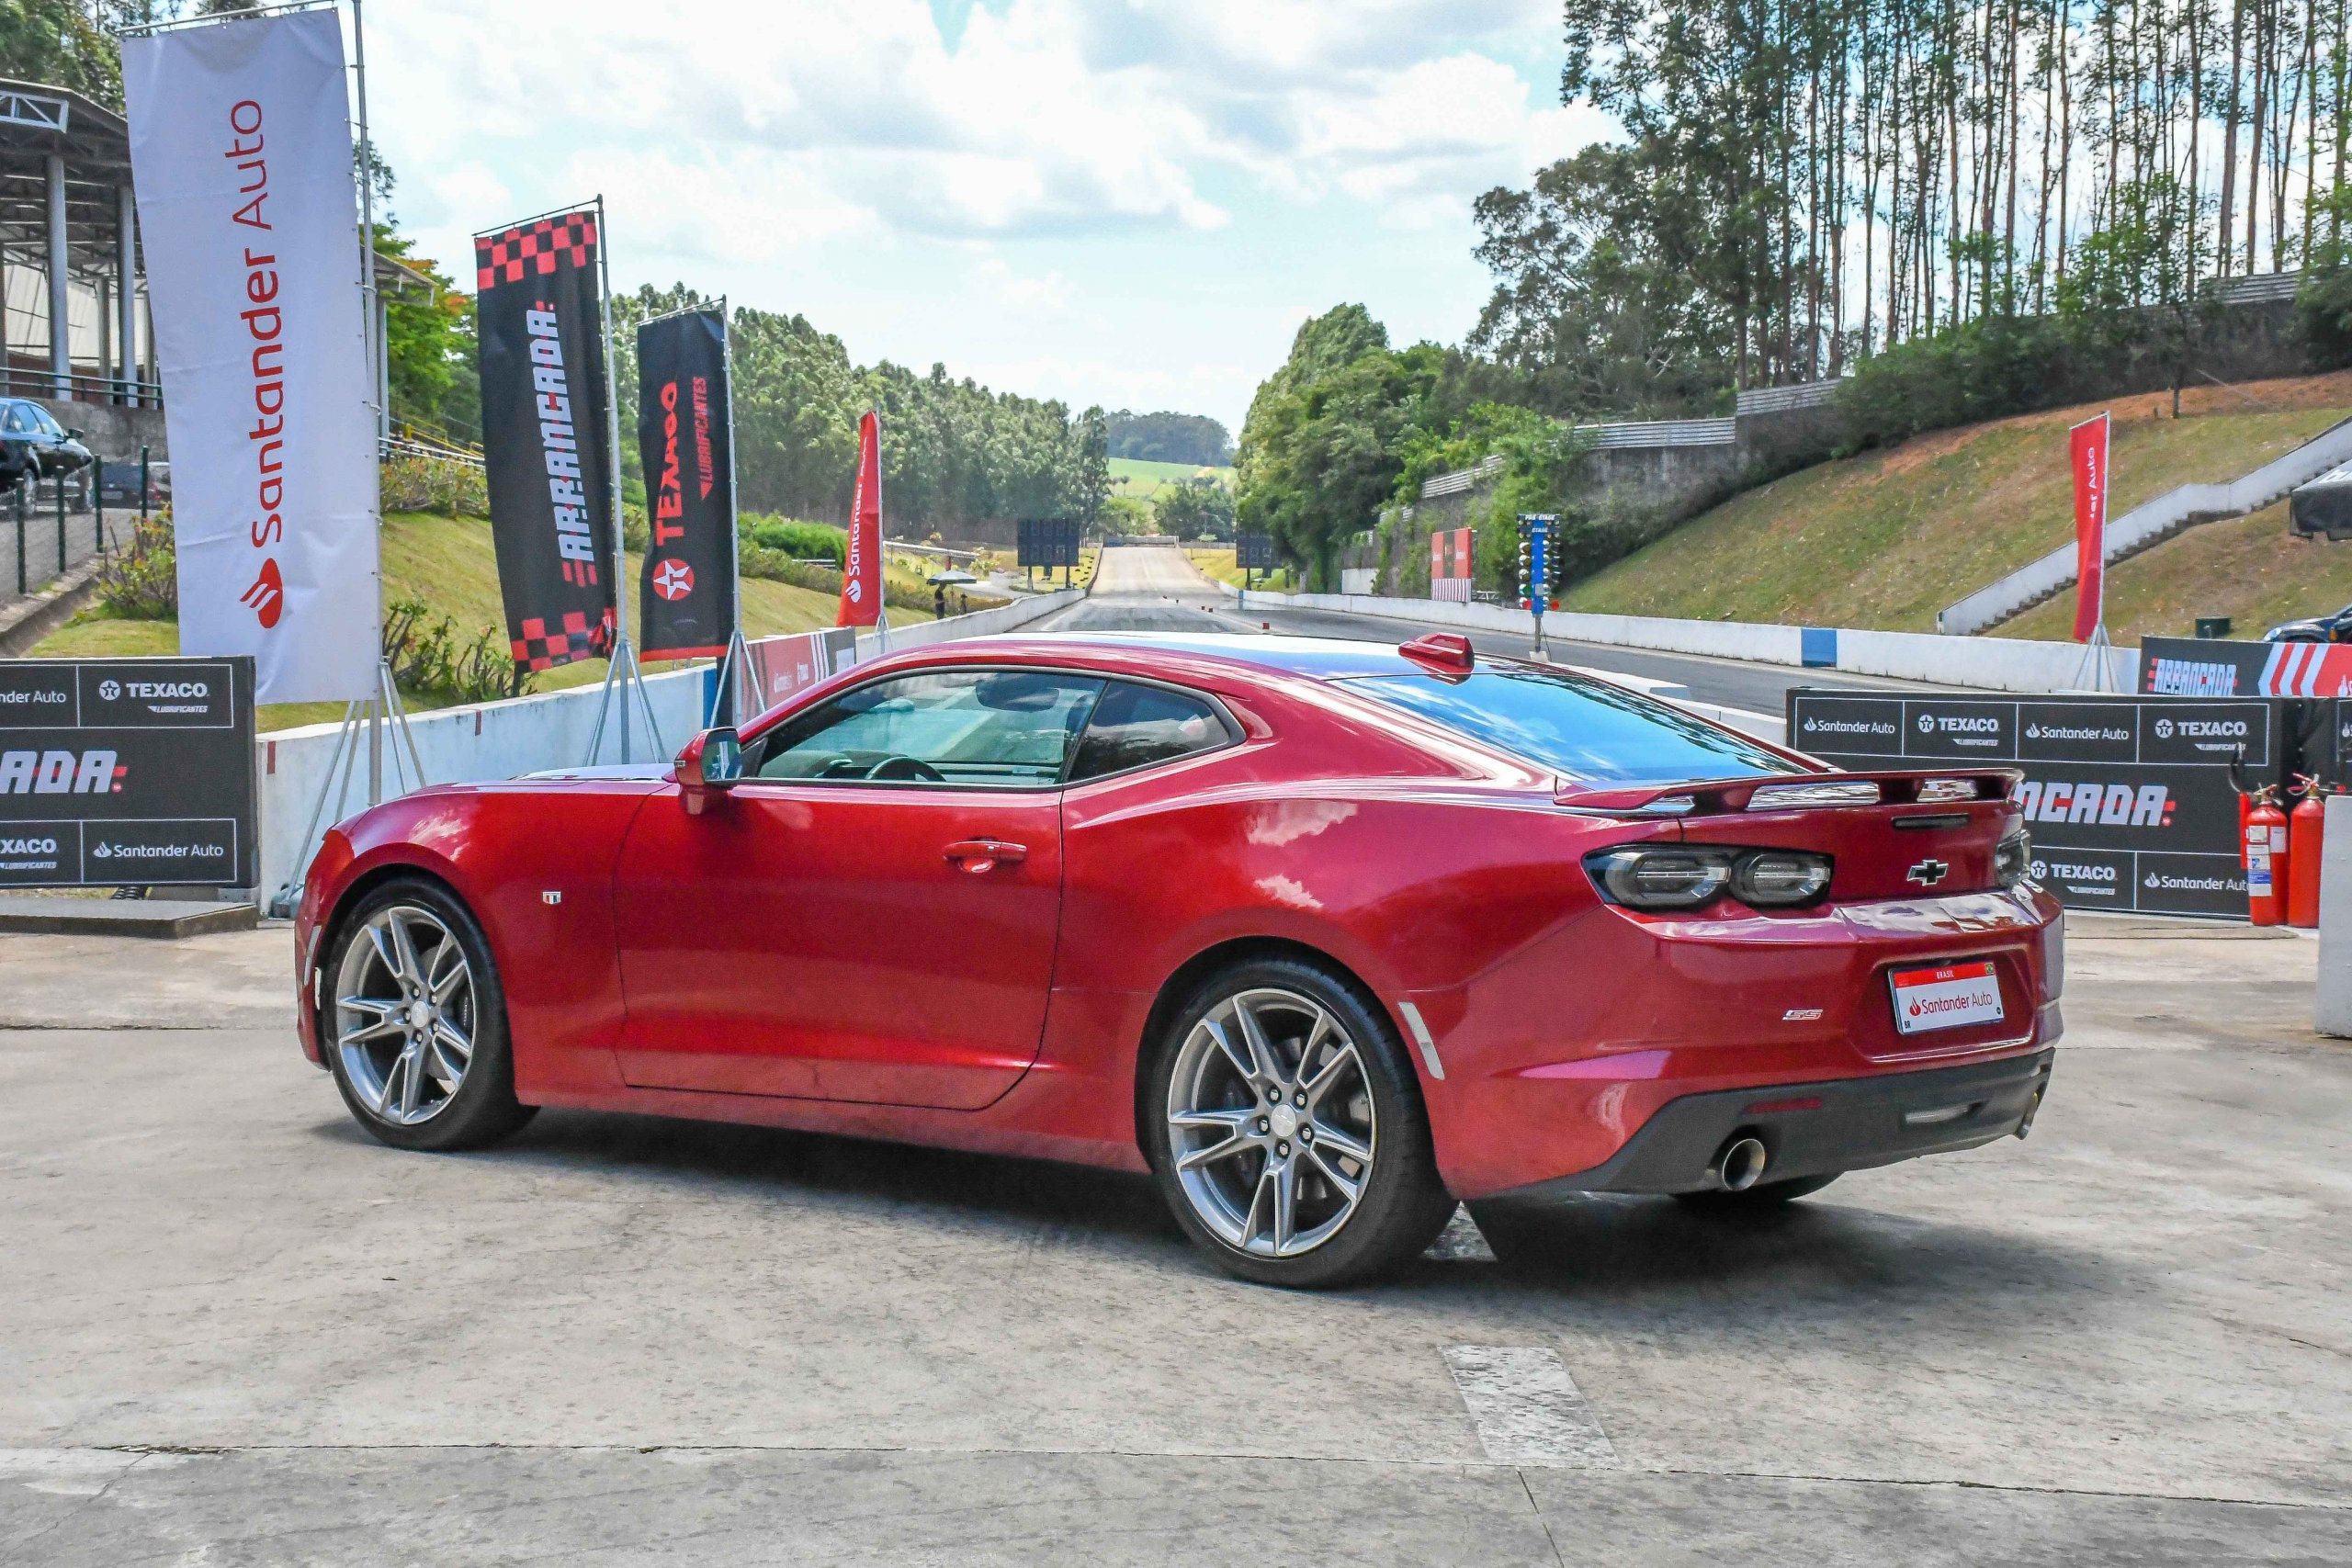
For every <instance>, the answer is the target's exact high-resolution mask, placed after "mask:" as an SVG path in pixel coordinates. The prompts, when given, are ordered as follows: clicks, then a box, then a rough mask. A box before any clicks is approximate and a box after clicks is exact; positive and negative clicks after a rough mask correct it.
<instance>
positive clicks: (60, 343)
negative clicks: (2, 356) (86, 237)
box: [47, 152, 74, 399]
mask: <svg viewBox="0 0 2352 1568" xmlns="http://www.w3.org/2000/svg"><path fill="white" fill-rule="evenodd" d="M47 166H48V175H49V181H48V183H49V377H50V381H51V390H52V391H53V392H54V393H55V394H56V395H57V396H58V397H60V398H65V399H71V398H72V397H73V396H74V345H73V344H72V342H71V341H70V334H71V330H72V325H73V322H72V314H73V310H72V307H73V301H72V299H70V298H69V297H68V294H67V290H66V265H67V257H66V252H65V155H64V154H63V153H62V152H51V154H50V155H49V158H48V160H47Z"/></svg>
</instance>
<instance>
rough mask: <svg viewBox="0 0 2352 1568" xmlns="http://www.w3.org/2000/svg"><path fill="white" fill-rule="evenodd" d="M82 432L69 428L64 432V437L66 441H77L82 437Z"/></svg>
mask: <svg viewBox="0 0 2352 1568" xmlns="http://www.w3.org/2000/svg"><path fill="white" fill-rule="evenodd" d="M84 434H85V432H82V431H79V430H69V431H67V432H66V433H65V439H66V440H68V441H79V440H81V439H82V437H83V435H84Z"/></svg>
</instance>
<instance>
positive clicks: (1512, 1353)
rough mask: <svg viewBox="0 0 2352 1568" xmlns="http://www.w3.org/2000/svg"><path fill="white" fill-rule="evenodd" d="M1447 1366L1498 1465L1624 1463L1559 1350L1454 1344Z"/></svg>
mask: <svg viewBox="0 0 2352 1568" xmlns="http://www.w3.org/2000/svg"><path fill="white" fill-rule="evenodd" d="M1445 1370H1446V1371H1449V1372H1452V1373H1453V1386H1454V1387H1455V1388H1457V1389H1460V1390H1461V1391H1462V1403H1463V1404H1464V1405H1466V1406H1467V1407H1468V1408H1469V1411H1470V1420H1471V1424H1472V1425H1474V1426H1475V1427H1477V1429H1478V1446H1479V1447H1481V1448H1483V1449H1485V1450H1487V1458H1488V1459H1490V1460H1493V1461H1496V1462H1497V1463H1498V1464H1531V1465H1546V1466H1555V1467H1558V1468H1562V1469H1599V1468H1603V1467H1613V1466H1614V1465H1615V1464H1616V1463H1617V1450H1616V1447H1615V1445H1613V1444H1612V1443H1611V1442H1610V1440H1609V1434H1608V1433H1606V1432H1604V1431H1602V1430H1601V1429H1600V1422H1599V1421H1597V1420H1595V1419H1594V1418H1593V1414H1592V1409H1591V1407H1590V1406H1589V1405H1588V1404H1585V1402H1584V1395H1583V1394H1582V1393H1579V1392H1578V1391H1577V1383H1576V1380H1575V1379H1574V1378H1572V1377H1570V1376H1568V1369H1567V1364H1566V1362H1564V1361H1562V1360H1561V1359H1560V1353H1559V1352H1558V1351H1557V1350H1547V1349H1544V1348H1541V1347H1539V1346H1532V1345H1449V1346H1447V1347H1446V1348H1445Z"/></svg>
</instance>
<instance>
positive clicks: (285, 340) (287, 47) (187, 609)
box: [122, 10, 379, 703]
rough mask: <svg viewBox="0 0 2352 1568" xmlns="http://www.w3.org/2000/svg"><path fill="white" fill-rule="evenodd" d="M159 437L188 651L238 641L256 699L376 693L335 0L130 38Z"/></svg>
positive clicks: (360, 362)
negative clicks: (166, 440)
mask: <svg viewBox="0 0 2352 1568" xmlns="http://www.w3.org/2000/svg"><path fill="white" fill-rule="evenodd" d="M122 78H123V94H124V96H125V98H126V99H127V100H128V104H129V110H130V159H131V169H132V173H133V176H134V180H135V183H136V186H137V192H138V200H139V222H140V229H141V236H142V239H143V242H144V244H145V247H146V254H147V278H148V288H149V290H150V293H151V296H152V299H153V307H154V313H155V350H156V360H157V363H158V365H159V366H160V367H161V369H162V372H163V378H164V423H165V428H166V430H167V432H168V434H170V437H171V444H172V479H173V485H172V489H173V497H172V531H173V534H174V536H175V545H176V548H177V551H178V557H179V595H180V651H181V652H182V653H185V654H191V655H195V654H204V655H229V654H241V653H242V654H251V655H252V656H253V658H254V669H255V677H256V679H255V691H256V695H257V696H258V697H259V699H260V700H261V701H262V702H265V703H287V702H320V701H334V700H348V699H351V698H355V697H365V696H367V695H368V694H369V693H370V692H371V691H372V690H373V689H374V686H375V678H376V664H377V660H378V658H379V652H378V649H377V625H376V623H377V570H378V564H377V545H376V505H377V489H376V416H375V412H374V410H373V409H372V408H371V407H370V403H371V400H372V396H373V391H374V389H373V388H372V387H371V386H370V385H369V378H368V350H367V340H366V336H365V332H366V326H365V321H366V310H365V307H364V304H363V301H362V295H361V272H360V266H361V261H360V250H359V199H358V187H357V186H356V183H355V181H354V176H353V164H352V151H351V121H350V109H349V106H348V102H347V100H346V98H345V75H344V58H343V31H342V25H341V22H340V19H339V18H338V17H337V14H336V13H335V12H334V11H332V10H324V11H306V12H300V13H296V14H293V15H288V16H277V17H259V18H254V19H250V20H241V21H229V22H221V23H218V24H215V25H213V26H209V27H198V28H184V29H182V30H179V31H175V32H168V33H162V34H158V35H156V36H153V37H150V38H135V39H125V40H124V42H123V46H122Z"/></svg>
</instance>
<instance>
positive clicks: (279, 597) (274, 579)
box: [237, 556, 286, 631]
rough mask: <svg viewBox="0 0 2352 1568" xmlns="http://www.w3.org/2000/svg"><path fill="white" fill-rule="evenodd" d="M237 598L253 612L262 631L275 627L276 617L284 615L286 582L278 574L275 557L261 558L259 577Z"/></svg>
mask: <svg viewBox="0 0 2352 1568" xmlns="http://www.w3.org/2000/svg"><path fill="white" fill-rule="evenodd" d="M237 597H238V600H239V601H240V602H241V603H243V604H244V605H245V606H246V607H247V608H249V609H251V610H252V611H253V613H254V619H255V620H257V621H259V622H260V623H261V629H262V630H264V631H267V630H269V629H270V628H271V627H272V626H276V625H277V617H278V616H280V615H284V614H285V613H286V580H285V578H283V577H282V576H280V575H279V574H278V570H277V558H276V557H274V556H264V557H263V558H262V563H261V575H260V576H259V577H256V578H254V585H253V586H252V587H251V588H248V589H246V590H245V591H244V592H243V593H240V594H239V595H237Z"/></svg>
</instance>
